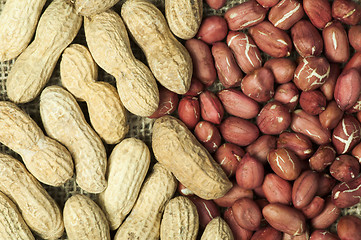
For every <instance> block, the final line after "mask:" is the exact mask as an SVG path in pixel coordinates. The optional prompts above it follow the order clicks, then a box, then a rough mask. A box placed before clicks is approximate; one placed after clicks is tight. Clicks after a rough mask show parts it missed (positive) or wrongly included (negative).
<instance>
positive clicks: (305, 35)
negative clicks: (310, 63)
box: [291, 20, 323, 57]
mask: <svg viewBox="0 0 361 240" xmlns="http://www.w3.org/2000/svg"><path fill="white" fill-rule="evenodd" d="M291 37H292V40H293V44H294V46H295V49H296V51H297V52H298V53H299V54H300V55H301V56H302V57H308V56H319V55H320V54H321V53H322V51H323V39H322V37H321V35H320V33H319V32H318V30H317V29H316V28H315V27H314V26H313V25H312V23H311V22H309V21H307V20H300V21H299V22H297V23H296V24H295V25H294V26H293V27H292V28H291Z"/></svg>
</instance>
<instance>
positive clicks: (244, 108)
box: [218, 89, 260, 119]
mask: <svg viewBox="0 0 361 240" xmlns="http://www.w3.org/2000/svg"><path fill="white" fill-rule="evenodd" d="M218 98H219V99H220V100H221V102H222V104H223V107H224V109H225V110H226V112H227V113H229V114H231V115H233V116H236V117H240V118H244V119H251V118H254V117H256V116H257V114H258V113H259V111H260V107H259V105H258V103H257V102H256V101H255V100H253V99H252V98H249V97H247V96H246V95H245V94H244V93H242V92H241V91H239V90H236V89H224V90H222V91H220V92H218Z"/></svg>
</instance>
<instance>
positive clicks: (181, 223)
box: [160, 196, 199, 240]
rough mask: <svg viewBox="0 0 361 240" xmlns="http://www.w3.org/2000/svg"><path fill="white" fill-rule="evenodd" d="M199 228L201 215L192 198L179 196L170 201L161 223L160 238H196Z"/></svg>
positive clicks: (186, 239)
mask: <svg viewBox="0 0 361 240" xmlns="http://www.w3.org/2000/svg"><path fill="white" fill-rule="evenodd" d="M198 228H199V216H198V212H197V208H196V206H195V205H194V204H193V203H192V201H191V200H189V199H188V198H186V197H183V196H178V197H176V198H173V199H172V200H170V201H169V202H168V204H167V205H166V206H165V209H164V214H163V219H162V222H161V225H160V239H162V240H195V239H197V234H198Z"/></svg>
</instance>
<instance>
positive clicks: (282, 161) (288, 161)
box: [267, 148, 301, 180]
mask: <svg viewBox="0 0 361 240" xmlns="http://www.w3.org/2000/svg"><path fill="white" fill-rule="evenodd" d="M267 159H268V162H269V164H270V165H271V168H272V170H273V171H274V172H275V173H276V174H277V175H278V176H280V177H281V178H283V179H285V180H295V179H296V178H297V177H298V176H299V175H300V173H301V164H300V160H299V159H298V157H297V156H296V154H294V153H293V152H292V151H290V150H287V149H286V148H277V149H274V150H272V151H270V153H269V154H268V157H267Z"/></svg>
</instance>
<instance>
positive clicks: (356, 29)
mask: <svg viewBox="0 0 361 240" xmlns="http://www.w3.org/2000/svg"><path fill="white" fill-rule="evenodd" d="M348 40H349V41H350V44H351V46H352V47H353V48H354V49H355V50H356V51H357V52H360V51H361V25H356V26H352V27H350V29H349V30H348Z"/></svg>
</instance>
